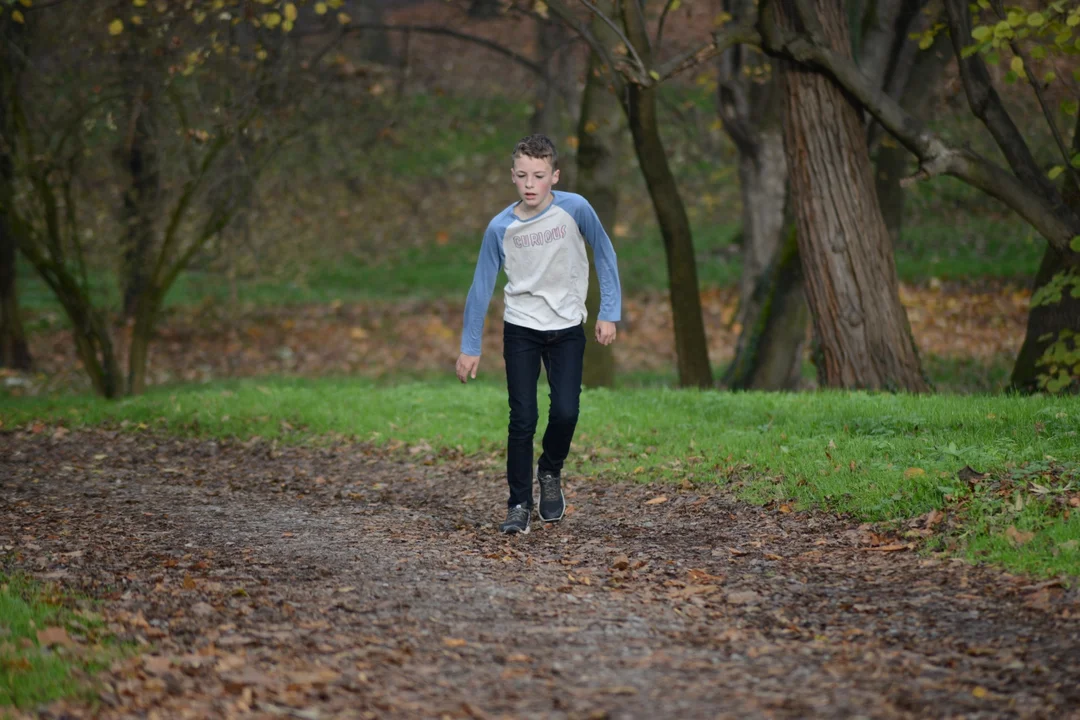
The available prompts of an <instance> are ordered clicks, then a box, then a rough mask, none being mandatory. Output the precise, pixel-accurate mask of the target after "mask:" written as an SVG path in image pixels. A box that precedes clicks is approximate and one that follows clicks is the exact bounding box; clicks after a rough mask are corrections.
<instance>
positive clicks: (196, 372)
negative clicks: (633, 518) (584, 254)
mask: <svg viewBox="0 0 1080 720" xmlns="http://www.w3.org/2000/svg"><path fill="white" fill-rule="evenodd" d="M465 290H466V288H462V293H463V294H464V292H465ZM1029 295H1030V293H1028V292H1027V291H1026V290H1020V289H1017V288H1016V287H1014V286H1011V285H1001V286H994V287H984V288H981V289H979V290H976V289H974V288H971V287H968V286H963V285H945V286H939V287H935V288H919V287H914V286H904V287H903V288H902V293H901V297H902V299H903V301H904V304H905V306H906V307H907V309H908V317H909V319H910V321H911V324H912V331H913V333H914V336H915V340H916V342H917V343H918V345H919V350H920V352H921V353H922V354H923V355H924V356H937V357H942V358H953V359H958V360H961V359H962V360H973V361H976V362H979V361H987V360H989V359H992V358H995V357H1002V356H1004V357H1007V358H1008V362H1009V363H1011V362H1012V359H1013V358H1014V357H1015V354H1016V352H1017V350H1019V348H1020V344H1021V343H1022V342H1023V339H1024V329H1025V327H1026V323H1027V311H1028V302H1029ZM500 297H501V296H500V294H499V293H496V297H495V298H494V299H493V302H492V305H493V308H492V311H491V313H490V314H489V318H490V321H489V322H488V323H487V326H486V328H485V335H484V357H485V360H484V364H483V367H482V370H483V371H484V372H490V371H491V370H492V369H497V368H499V367H501V364H502V352H501V348H502V321H501V317H502V312H501V304H500V303H501V300H500ZM736 303H737V293H736V291H735V290H734V289H730V290H709V291H705V292H703V293H702V309H703V313H704V318H705V327H706V328H707V335H708V341H709V356H710V359H711V361H712V362H713V363H714V364H720V363H723V362H726V361H728V360H730V359H731V356H732V354H733V353H734V349H735V344H736V340H737V339H738V331H739V327H738V326H737V325H734V324H733V322H732V317H733V315H734V314H735V311H736ZM230 312H231V311H229V310H228V309H225V308H222V307H221V306H218V307H217V308H216V309H215V310H214V311H208V310H207V311H198V310H196V311H183V312H179V311H178V312H175V313H174V314H173V315H172V316H171V317H168V318H166V319H164V320H163V321H162V322H161V323H160V325H159V328H158V335H157V337H156V339H155V341H154V342H153V343H152V344H151V347H150V362H149V377H150V379H151V382H152V383H168V382H193V381H194V382H201V381H205V380H209V379H220V378H227V377H249V376H255V375H266V374H281V373H289V374H297V375H304V376H316V375H340V374H362V375H368V376H385V375H392V374H395V373H397V374H400V373H403V372H404V373H409V372H412V373H424V372H432V371H442V372H446V373H447V374H451V373H452V371H453V363H454V358H456V357H457V353H458V349H459V344H460V334H461V316H462V305H461V303H460V302H448V301H441V300H423V301H421V300H413V301H380V302H376V301H372V302H366V303H362V302H356V303H345V304H341V303H331V304H325V305H306V306H293V307H279V308H265V309H260V310H254V311H247V312H231V314H230ZM31 344H32V347H31V352H32V353H33V356H34V358H35V362H36V363H37V367H38V370H39V371H40V372H41V374H42V377H43V378H45V383H44V385H43V386H39V387H37V388H36V389H32V392H38V391H40V390H41V389H44V388H47V387H59V388H66V387H69V386H72V385H75V386H79V385H80V384H81V385H85V382H86V381H85V378H83V377H82V371H81V369H80V367H79V362H78V359H77V357H76V355H75V350H74V346H73V344H72V342H71V333H70V332H69V331H67V330H54V331H48V332H40V333H36V334H35V335H34V336H33V337H32V338H31ZM613 347H614V352H615V357H616V362H617V364H618V368H619V372H620V373H632V372H635V371H644V372H649V371H670V370H671V368H673V367H674V366H675V350H674V348H675V342H674V328H673V325H672V318H671V309H670V305H669V303H668V301H667V299H666V296H665V295H662V294H660V293H653V294H645V295H636V296H634V297H630V298H627V299H626V300H625V302H624V317H623V322H622V323H620V328H619V340H618V342H617V343H616V344H615V346H613ZM985 389H986V390H992V389H995V388H985ZM15 390H16V392H20V390H19V388H15Z"/></svg>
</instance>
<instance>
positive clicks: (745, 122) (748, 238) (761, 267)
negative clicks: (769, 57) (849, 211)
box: [717, 47, 788, 325]
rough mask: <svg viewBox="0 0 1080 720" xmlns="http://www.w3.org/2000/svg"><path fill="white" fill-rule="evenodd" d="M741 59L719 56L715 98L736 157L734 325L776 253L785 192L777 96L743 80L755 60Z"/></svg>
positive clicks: (739, 52) (769, 87)
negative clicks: (738, 205) (739, 257)
mask: <svg viewBox="0 0 1080 720" xmlns="http://www.w3.org/2000/svg"><path fill="white" fill-rule="evenodd" d="M746 55H747V53H746V52H745V51H744V50H743V49H742V48H741V47H737V48H732V49H731V50H728V51H727V52H725V53H724V54H723V55H722V56H721V58H720V77H721V80H720V83H719V87H718V92H717V95H718V97H717V100H718V103H719V111H720V118H721V120H722V121H723V125H724V130H725V131H726V132H727V134H728V136H729V137H730V138H731V140H732V142H733V143H734V144H735V149H736V151H737V152H738V154H739V192H740V195H741V197H742V233H741V234H742V247H743V266H742V274H741V275H740V277H739V314H738V318H737V320H738V322H740V323H744V320H745V318H746V316H747V314H752V313H753V308H752V305H753V298H754V289H755V288H756V287H757V285H758V282H759V281H760V280H761V278H762V275H763V274H764V272H765V271H766V269H767V268H768V267H769V265H770V264H771V263H772V262H773V259H774V258H775V256H776V252H777V249H778V248H779V247H780V238H781V234H782V233H783V229H784V208H785V206H786V204H787V190H788V183H787V180H788V178H787V158H786V157H785V156H784V132H783V125H782V118H781V115H782V113H783V96H782V95H781V92H780V90H779V88H778V86H777V82H776V80H775V79H774V80H770V81H769V82H767V83H760V82H754V81H752V80H749V79H748V78H747V76H746V73H745V72H744V71H745V69H746V67H747V65H748V63H751V62H754V58H756V57H757V56H750V57H749V58H748V57H746ZM744 325H745V323H744Z"/></svg>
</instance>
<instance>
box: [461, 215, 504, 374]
mask: <svg viewBox="0 0 1080 720" xmlns="http://www.w3.org/2000/svg"><path fill="white" fill-rule="evenodd" d="M502 264H503V253H502V233H500V232H499V231H498V229H497V228H496V227H495V226H494V224H492V225H489V226H488V229H487V231H486V232H485V233H484V241H483V243H481V245H480V257H478V258H477V259H476V272H475V273H473V282H472V287H470V288H469V296H468V297H467V298H466V299H465V326H464V329H463V330H462V332H461V352H463V353H464V354H466V355H476V356H479V355H480V346H481V340H482V339H483V335H484V318H485V316H487V310H488V305H489V304H491V293H492V292H494V290H495V279H496V277H498V275H499V270H500V269H502Z"/></svg>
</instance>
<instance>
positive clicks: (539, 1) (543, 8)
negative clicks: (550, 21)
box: [533, 0, 548, 20]
mask: <svg viewBox="0 0 1080 720" xmlns="http://www.w3.org/2000/svg"><path fill="white" fill-rule="evenodd" d="M533 12H535V13H536V14H537V15H539V16H540V17H542V18H544V19H545V20H546V19H547V16H548V6H547V3H546V2H544V0H536V4H535V5H533Z"/></svg>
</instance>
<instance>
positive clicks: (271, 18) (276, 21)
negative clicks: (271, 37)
mask: <svg viewBox="0 0 1080 720" xmlns="http://www.w3.org/2000/svg"><path fill="white" fill-rule="evenodd" d="M262 21H263V25H265V26H266V27H268V28H276V27H277V26H278V25H280V24H281V15H279V14H277V13H276V12H272V13H266V14H265V15H263V16H262Z"/></svg>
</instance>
